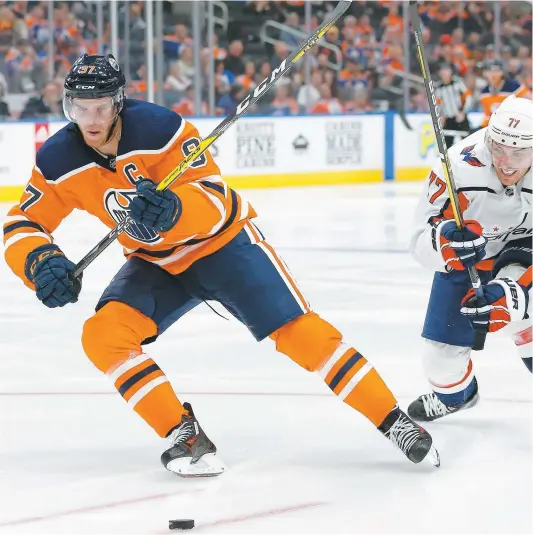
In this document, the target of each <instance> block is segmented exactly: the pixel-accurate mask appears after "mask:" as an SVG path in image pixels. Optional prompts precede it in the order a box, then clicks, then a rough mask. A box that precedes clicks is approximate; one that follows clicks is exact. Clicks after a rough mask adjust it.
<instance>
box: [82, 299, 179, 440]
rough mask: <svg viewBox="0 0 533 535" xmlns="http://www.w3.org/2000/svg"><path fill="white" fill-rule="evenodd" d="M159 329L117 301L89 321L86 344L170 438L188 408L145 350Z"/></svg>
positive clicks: (121, 390) (127, 396) (146, 418)
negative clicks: (145, 346)
mask: <svg viewBox="0 0 533 535" xmlns="http://www.w3.org/2000/svg"><path fill="white" fill-rule="evenodd" d="M156 332H157V327H156V325H155V323H154V322H153V321H152V320H151V319H150V318H147V317H146V316H144V315H143V314H141V313H140V312H139V311H138V310H135V309H134V308H131V307H129V306H128V305H125V304H124V303H119V302H115V301H113V302H111V303H108V304H107V305H105V306H104V307H103V308H101V309H100V310H99V311H98V312H97V313H96V314H95V315H94V316H93V317H92V318H90V319H89V320H87V321H86V322H85V326H84V329H83V337H82V343H83V347H84V349H85V353H86V354H87V356H88V357H89V359H90V360H91V361H92V362H93V364H94V365H95V366H96V367H97V368H98V369H99V370H100V371H102V372H104V373H105V374H106V375H107V376H108V377H109V378H110V379H111V381H112V382H113V383H114V385H115V388H116V389H117V390H118V392H119V393H120V394H121V396H122V397H123V398H124V399H125V400H126V401H127V402H128V404H129V405H130V406H131V407H132V408H133V409H134V410H135V412H137V414H139V416H141V418H142V419H143V420H144V421H145V422H146V423H147V424H148V425H150V426H151V427H152V428H153V429H154V430H155V431H156V433H157V434H158V435H159V436H161V437H166V436H167V435H168V434H169V432H170V431H171V430H172V428H174V427H175V426H176V425H178V424H179V423H180V421H181V417H182V415H183V414H184V413H185V410H184V408H183V406H182V404H181V403H180V401H179V400H178V398H177V397H176V394H175V393H174V390H173V389H172V386H171V385H170V383H169V381H168V379H167V377H166V375H165V374H164V372H163V371H162V370H161V368H159V366H158V365H157V364H156V363H155V362H154V361H153V360H152V359H151V358H150V357H148V355H146V354H145V353H142V350H141V342H142V341H143V340H145V339H147V338H150V337H152V336H154V335H155V334H156Z"/></svg>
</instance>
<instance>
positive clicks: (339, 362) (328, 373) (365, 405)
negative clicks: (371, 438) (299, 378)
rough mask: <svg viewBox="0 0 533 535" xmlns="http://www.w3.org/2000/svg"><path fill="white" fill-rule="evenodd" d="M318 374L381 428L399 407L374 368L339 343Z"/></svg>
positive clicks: (339, 395) (338, 394)
mask: <svg viewBox="0 0 533 535" xmlns="http://www.w3.org/2000/svg"><path fill="white" fill-rule="evenodd" d="M318 373H319V374H320V376H321V377H322V378H323V379H324V381H325V383H326V384H327V385H328V386H329V388H331V390H332V391H333V392H334V393H335V394H336V395H337V396H338V397H339V398H340V399H342V400H343V401H344V402H345V403H347V404H348V405H350V407H353V408H354V409H356V410H357V411H359V412H360V413H361V414H363V415H364V416H366V417H367V418H368V419H369V420H370V421H371V422H372V423H373V424H374V425H376V426H379V425H381V423H382V422H383V420H384V419H385V417H386V416H387V415H388V414H389V412H390V411H391V410H392V409H393V408H394V406H395V405H397V401H396V398H395V397H394V395H393V394H392V392H391V391H390V390H389V388H388V387H387V385H386V384H385V382H384V381H383V379H382V378H381V376H380V375H379V373H378V372H377V371H376V370H375V368H374V367H373V366H372V365H371V364H370V363H369V362H368V361H367V360H366V359H365V357H363V356H362V355H361V353H359V352H358V351H356V350H355V349H354V348H352V347H350V346H349V345H347V344H345V343H341V344H339V346H338V347H337V349H336V350H335V352H334V353H333V354H332V355H331V357H330V358H329V359H327V360H326V362H325V363H324V364H323V365H322V367H321V368H319V370H318Z"/></svg>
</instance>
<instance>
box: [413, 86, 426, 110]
mask: <svg viewBox="0 0 533 535" xmlns="http://www.w3.org/2000/svg"><path fill="white" fill-rule="evenodd" d="M410 101H411V111H414V112H423V113H428V112H429V104H428V99H427V97H426V93H425V92H424V91H418V90H414V91H411V99H410Z"/></svg>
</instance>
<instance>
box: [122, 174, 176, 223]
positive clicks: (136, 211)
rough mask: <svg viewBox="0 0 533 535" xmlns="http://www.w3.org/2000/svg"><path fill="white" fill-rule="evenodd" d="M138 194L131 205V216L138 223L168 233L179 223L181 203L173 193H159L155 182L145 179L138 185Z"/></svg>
mask: <svg viewBox="0 0 533 535" xmlns="http://www.w3.org/2000/svg"><path fill="white" fill-rule="evenodd" d="M137 194H138V195H137V197H135V198H134V199H133V201H131V204H130V215H131V217H132V218H133V220H134V221H135V222H136V223H139V224H141V225H144V226H145V227H148V228H150V229H153V230H155V231H157V232H167V231H169V230H170V229H171V228H172V227H173V226H174V225H175V224H176V223H177V222H178V219H179V218H180V215H181V202H180V200H179V197H178V196H177V195H176V194H175V193H174V192H173V191H171V190H169V189H165V190H161V191H158V190H157V189H156V185H155V184H154V182H152V181H151V180H148V179H145V180H141V181H140V182H139V183H138V184H137Z"/></svg>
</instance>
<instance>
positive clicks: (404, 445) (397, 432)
mask: <svg viewBox="0 0 533 535" xmlns="http://www.w3.org/2000/svg"><path fill="white" fill-rule="evenodd" d="M419 437H420V429H419V428H418V426H417V425H416V424H414V423H413V422H411V421H410V420H408V419H407V418H405V417H404V416H400V417H399V418H398V419H397V420H396V421H395V422H394V424H393V425H392V426H391V428H390V429H389V432H388V438H389V439H390V441H391V442H392V443H393V444H395V445H396V446H398V447H399V448H400V449H401V450H402V451H404V452H408V451H409V450H410V449H411V446H412V445H413V444H414V443H415V442H416V441H417V440H418V438H419Z"/></svg>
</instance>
